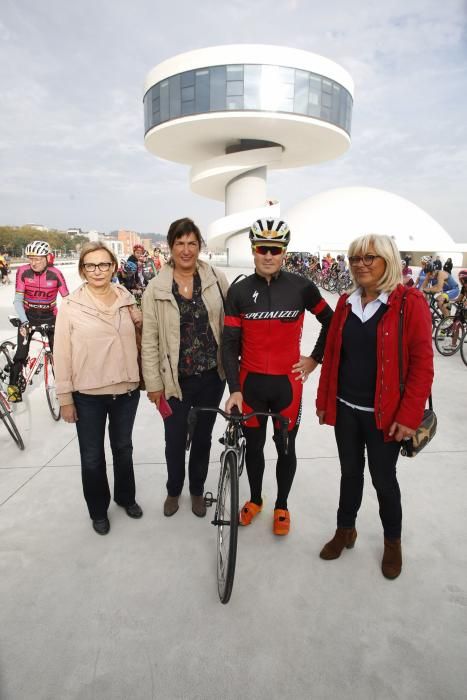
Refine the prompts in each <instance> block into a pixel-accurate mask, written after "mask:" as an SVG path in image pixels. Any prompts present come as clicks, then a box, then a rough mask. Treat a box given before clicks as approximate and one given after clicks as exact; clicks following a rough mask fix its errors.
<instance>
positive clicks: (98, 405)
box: [73, 389, 139, 520]
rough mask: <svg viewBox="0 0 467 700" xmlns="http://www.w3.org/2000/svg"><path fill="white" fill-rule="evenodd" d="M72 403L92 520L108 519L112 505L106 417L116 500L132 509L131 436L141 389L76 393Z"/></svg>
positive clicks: (85, 491)
mask: <svg viewBox="0 0 467 700" xmlns="http://www.w3.org/2000/svg"><path fill="white" fill-rule="evenodd" d="M73 401H74V403H75V406H76V410H77V413H78V421H77V423H76V430H77V432H78V442H79V451H80V455H81V477H82V480H83V492H84V498H85V499H86V503H87V505H88V510H89V515H90V517H91V518H92V519H93V520H102V519H103V518H105V517H106V516H107V509H108V507H109V505H110V489H109V482H108V480H107V469H106V463H105V452H104V438H105V426H106V423H107V417H108V418H109V438H110V447H111V448H112V456H113V470H114V500H115V502H116V503H118V504H119V505H121V506H130V505H132V504H133V503H134V502H135V474H134V471H133V444H132V441H131V435H132V432H133V424H134V422H135V416H136V409H137V408H138V403H139V389H136V390H135V391H132V392H131V393H129V394H128V393H126V394H118V395H116V396H113V395H112V394H104V395H102V396H92V395H91V394H81V393H80V392H77V391H76V392H74V393H73Z"/></svg>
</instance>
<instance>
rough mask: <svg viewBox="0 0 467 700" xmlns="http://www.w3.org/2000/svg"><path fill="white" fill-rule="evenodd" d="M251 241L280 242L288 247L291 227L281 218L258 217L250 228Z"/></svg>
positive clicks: (254, 242) (253, 242)
mask: <svg viewBox="0 0 467 700" xmlns="http://www.w3.org/2000/svg"><path fill="white" fill-rule="evenodd" d="M249 235H250V241H251V243H252V245H254V244H256V243H278V244H279V245H282V246H284V248H286V247H287V245H288V243H289V241H290V229H289V227H288V225H287V224H286V223H285V221H282V220H281V219H257V220H256V221H255V222H254V224H252V226H251V228H250V234H249Z"/></svg>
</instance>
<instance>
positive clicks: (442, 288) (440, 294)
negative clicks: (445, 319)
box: [421, 263, 459, 316]
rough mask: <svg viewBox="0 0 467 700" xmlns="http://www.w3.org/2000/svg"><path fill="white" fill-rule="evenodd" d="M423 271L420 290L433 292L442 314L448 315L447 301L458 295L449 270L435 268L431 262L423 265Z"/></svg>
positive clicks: (426, 292) (455, 283) (457, 286)
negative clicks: (423, 277) (423, 276)
mask: <svg viewBox="0 0 467 700" xmlns="http://www.w3.org/2000/svg"><path fill="white" fill-rule="evenodd" d="M425 272H426V276H425V279H424V281H423V284H422V286H421V291H422V292H425V294H433V295H434V297H435V299H436V301H437V304H438V306H439V308H440V310H441V313H442V314H443V316H449V302H450V301H452V300H453V299H456V297H457V296H458V295H459V285H458V284H457V282H456V280H455V279H454V277H453V276H452V275H450V274H449V272H444V270H435V269H434V267H433V263H427V265H425Z"/></svg>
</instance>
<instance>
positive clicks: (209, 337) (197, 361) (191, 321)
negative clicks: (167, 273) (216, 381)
mask: <svg viewBox="0 0 467 700" xmlns="http://www.w3.org/2000/svg"><path fill="white" fill-rule="evenodd" d="M172 292H173V295H174V297H175V300H176V302H177V304H178V308H179V310H180V354H179V357H178V374H179V376H180V377H190V376H192V375H194V374H201V372H207V371H208V370H210V369H214V368H215V367H217V343H216V339H215V338H214V334H213V332H212V329H211V326H210V324H209V317H208V312H207V310H206V307H205V305H204V302H203V299H202V297H201V278H200V276H199V274H198V273H196V274H195V275H194V278H193V298H192V299H186V298H185V297H184V296H182V295H181V294H180V292H179V289H178V285H177V283H176V282H175V280H174V281H173V284H172Z"/></svg>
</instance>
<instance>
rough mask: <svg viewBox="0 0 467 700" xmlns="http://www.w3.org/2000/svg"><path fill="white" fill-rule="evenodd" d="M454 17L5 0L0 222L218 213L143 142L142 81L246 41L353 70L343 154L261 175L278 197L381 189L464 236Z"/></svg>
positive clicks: (396, 11) (424, 10)
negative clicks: (168, 62) (167, 63)
mask: <svg viewBox="0 0 467 700" xmlns="http://www.w3.org/2000/svg"><path fill="white" fill-rule="evenodd" d="M181 20H183V21H181ZM465 26H466V22H465V7H464V3H463V2H461V1H460V0H446V1H445V2H444V3H439V2H438V0H411V2H410V3H407V1H406V0H404V1H402V0H386V2H385V3H375V2H372V1H367V0H362V1H361V2H359V3H358V5H357V6H356V5H352V4H349V3H348V1H347V0H328V2H326V3H320V4H318V3H309V2H308V3H306V2H303V0H278V1H277V2H276V3H274V5H272V4H271V2H270V0H258V2H255V3H253V2H250V1H249V0H232V1H231V2H228V3H219V2H218V0H205V2H203V3H193V2H191V0H190V2H189V1H188V0H174V2H172V3H165V2H162V1H161V0H156V1H154V0H134V1H133V2H132V3H128V2H126V0H101V1H100V2H98V3H96V2H93V1H92V0H81V1H80V2H79V3H63V1H62V0H47V3H37V2H36V1H35V0H16V1H15V2H13V1H12V0H9V1H8V2H6V3H4V6H3V7H2V20H1V22H0V98H1V101H2V110H1V112H0V149H1V154H2V162H3V163H4V167H3V168H2V169H1V170H0V207H1V208H0V210H1V211H2V218H4V220H5V221H9V222H12V223H23V222H24V221H25V220H26V219H30V220H38V221H42V222H44V223H46V224H49V225H51V226H58V227H67V226H68V225H70V224H71V223H73V224H75V225H81V226H83V227H86V226H87V227H89V228H101V229H111V228H116V227H118V226H119V225H126V226H129V227H130V228H135V229H141V230H151V229H154V226H155V225H156V223H157V225H158V226H160V228H161V229H162V230H164V229H165V228H166V226H167V224H168V223H169V222H170V221H171V220H172V219H174V218H177V217H178V216H179V215H180V214H181V213H182V214H183V213H186V212H192V213H193V215H195V216H196V217H197V220H199V221H200V223H201V224H202V226H203V227H204V226H206V225H207V224H208V223H209V221H210V220H212V219H214V218H217V217H218V216H221V215H222V207H221V205H219V204H218V203H215V202H212V201H210V200H207V199H204V198H200V197H197V196H195V195H193V194H192V193H191V192H190V189H189V171H188V168H186V167H184V166H180V165H177V164H173V163H167V162H164V161H161V160H158V159H156V158H154V157H153V156H151V155H150V154H149V153H148V152H147V151H146V149H145V147H144V141H143V109H142V91H143V82H144V78H145V75H146V74H147V72H148V71H149V70H150V69H151V68H152V67H153V66H154V65H155V64H157V63H158V62H160V61H161V60H163V59H165V58H167V57H170V56H173V55H174V54H176V53H180V52H183V51H189V50H191V49H194V48H199V47H202V46H209V45H213V44H226V43H236V42H251V43H271V44H278V45H287V46H294V47H297V48H302V49H305V50H309V51H312V52H314V53H318V54H322V55H324V56H326V57H328V58H330V59H332V60H335V61H337V62H338V63H340V64H341V65H342V66H344V67H345V68H346V69H347V70H348V71H349V72H350V73H351V75H352V77H353V79H354V81H355V105H354V114H353V129H352V144H351V148H350V150H349V151H348V152H347V153H346V155H345V156H344V157H342V158H340V159H337V160H335V161H332V162H329V163H325V164H322V165H320V166H316V167H310V168H303V169H299V170H296V171H287V172H281V173H277V172H276V173H274V172H272V173H270V176H269V185H268V188H269V191H270V193H271V195H275V196H277V197H278V198H280V199H281V200H282V202H283V203H284V207H285V206H286V205H287V206H288V205H289V204H292V203H294V200H295V201H297V198H300V197H302V196H310V195H311V194H313V193H314V192H317V191H322V190H323V189H328V188H330V187H335V186H340V185H344V184H346V185H353V184H359V185H360V184H361V185H368V186H380V187H383V188H384V189H389V190H393V191H397V193H398V194H401V195H402V196H406V197H409V198H410V196H412V197H414V198H415V199H414V201H415V203H417V204H419V205H421V206H423V204H420V203H421V202H423V203H425V204H426V205H428V206H430V207H431V210H432V211H431V212H430V213H432V212H433V211H436V213H437V215H438V216H439V217H440V221H441V222H442V221H449V226H450V227H451V228H450V229H449V230H450V232H451V233H452V234H454V235H457V236H458V237H465V234H464V233H463V221H465V220H466V218H467V204H466V203H465V201H464V200H465V190H466V182H465V172H466V169H465V166H466V152H465V148H464V147H463V145H464V144H465V143H467V138H466V136H467V133H466V132H467V97H466V95H465V89H464V86H465V84H466V79H467V74H466V73H467V68H466V66H467V63H466V50H465ZM409 195H410V196H409ZM453 211H455V212H456V216H453V215H452V212H453ZM119 217H121V222H120V223H119ZM155 222H156V223H155ZM0 223H1V222H0Z"/></svg>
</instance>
